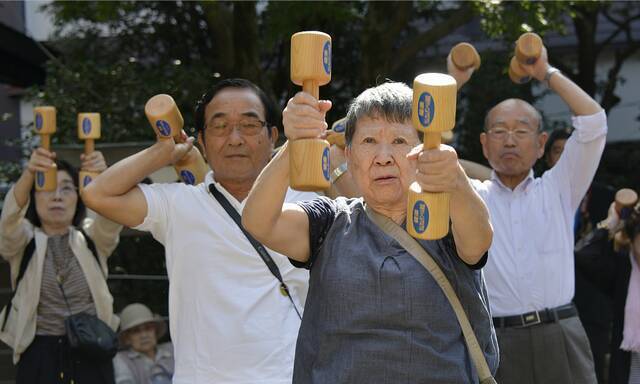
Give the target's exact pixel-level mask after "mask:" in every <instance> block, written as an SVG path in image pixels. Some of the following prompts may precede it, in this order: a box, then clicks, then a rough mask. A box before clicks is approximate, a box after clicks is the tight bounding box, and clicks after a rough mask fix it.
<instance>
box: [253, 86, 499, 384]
mask: <svg viewBox="0 0 640 384" xmlns="http://www.w3.org/2000/svg"><path fill="white" fill-rule="evenodd" d="M411 99H412V92H411V89H410V88H409V87H407V86H406V85H404V84H401V83H385V84H382V85H379V86H377V87H375V88H370V89H367V90H366V91H364V92H363V93H362V94H360V95H359V96H358V97H357V98H356V99H355V100H354V102H353V103H352V104H351V106H350V108H349V111H348V114H347V128H346V142H347V149H346V157H347V162H348V169H349V170H350V172H351V174H352V177H353V178H354V180H355V182H356V184H357V186H358V188H359V189H360V191H361V192H362V195H363V198H360V199H344V198H338V199H336V200H330V199H328V198H325V197H321V198H318V199H316V200H312V201H308V202H302V203H298V204H283V201H284V196H285V192H286V189H287V185H288V183H289V151H288V150H287V148H286V147H285V148H284V149H283V150H281V151H280V152H279V153H278V154H277V155H276V157H275V158H274V159H273V160H272V161H271V163H270V164H269V165H268V166H267V167H266V168H265V169H264V170H263V172H262V174H261V175H260V177H259V178H258V180H257V181H256V183H255V184H254V187H253V189H252V191H251V193H250V194H249V198H248V199H247V202H246V206H245V208H244V210H243V217H242V222H243V224H244V226H245V227H246V229H247V230H248V231H249V232H250V233H252V234H253V235H254V236H255V237H256V238H257V239H258V240H259V241H261V242H263V243H264V245H266V246H268V247H269V248H271V249H274V250H276V251H278V252H281V253H282V254H285V255H287V256H289V258H290V259H291V262H292V263H293V264H294V265H296V266H299V267H303V268H309V269H310V271H311V274H310V285H309V295H308V298H307V302H306V306H305V311H304V317H303V319H302V325H301V328H300V333H299V335H298V343H297V347H296V355H295V363H294V378H293V382H294V383H305V384H307V383H430V384H435V383H473V382H477V381H478V377H477V374H476V372H475V369H474V366H473V364H472V361H471V358H470V354H469V351H468V350H467V348H466V346H465V342H464V338H463V335H462V331H461V328H460V326H459V325H458V322H457V321H456V316H455V314H454V311H453V309H452V307H451V306H450V304H449V302H448V300H447V298H446V297H445V295H444V293H443V291H442V290H441V289H440V287H439V286H438V285H437V283H436V281H435V280H434V279H433V277H431V275H430V274H429V272H427V270H426V269H424V268H423V267H422V266H421V264H419V263H418V261H417V260H415V259H414V258H413V257H412V256H411V255H410V254H409V253H408V252H407V251H406V250H405V249H404V248H403V247H402V246H400V245H399V244H398V243H397V242H396V241H395V240H393V239H392V238H391V237H390V236H388V235H387V234H386V233H385V232H383V231H382V230H381V229H380V228H379V227H377V226H376V225H375V224H374V223H373V222H372V221H371V220H370V219H369V217H368V216H367V214H366V212H365V207H367V209H372V210H374V211H375V212H377V213H379V214H381V215H384V216H386V217H387V218H389V219H391V220H393V221H394V222H395V223H397V224H399V225H402V226H404V225H405V220H406V209H407V190H408V188H409V185H410V184H411V183H412V182H413V181H418V182H419V183H420V185H421V186H422V188H423V190H426V191H431V192H449V193H450V194H451V204H450V215H451V231H450V235H448V236H447V237H445V238H443V239H441V240H435V241H420V244H421V245H422V246H423V247H424V248H425V249H426V250H427V251H428V252H429V253H430V254H431V255H432V256H433V258H434V259H435V261H436V262H437V264H438V265H439V266H440V267H441V269H442V270H443V271H444V273H445V275H446V276H447V278H448V279H449V280H450V282H451V284H452V285H453V287H454V290H455V292H456V294H457V295H458V297H459V298H460V301H461V302H462V306H463V307H464V309H465V312H466V313H467V315H468V317H469V319H470V322H471V324H472V326H473V329H474V331H475V333H476V335H477V337H478V340H479V343H480V347H481V349H482V350H483V352H484V354H485V357H486V359H487V361H488V362H489V367H490V368H491V370H493V371H495V369H496V368H497V362H498V356H497V342H496V338H495V332H494V330H493V326H492V324H491V316H490V314H489V310H488V305H487V295H486V291H485V285H484V281H483V278H482V274H481V272H480V268H481V267H482V266H483V265H484V263H485V262H486V257H487V256H486V251H487V249H488V248H489V245H490V244H491V238H492V234H493V233H492V229H491V225H490V223H489V217H488V212H487V208H486V207H485V205H484V203H483V202H482V200H481V199H480V197H479V196H478V195H477V194H476V193H475V192H474V190H473V188H472V187H471V185H470V184H469V181H468V180H467V177H466V175H465V173H464V171H463V170H462V168H461V166H460V164H459V163H458V159H457V155H456V152H455V151H454V150H453V149H452V148H451V147H448V146H446V145H441V146H440V147H439V148H438V149H435V150H425V151H423V150H422V147H421V146H420V145H419V144H420V141H419V140H420V139H419V137H418V134H417V131H416V130H415V129H414V128H413V127H412V125H411ZM329 108H331V103H330V102H329V101H324V100H320V101H319V100H316V99H315V98H313V97H312V96H310V95H309V94H307V93H302V92H301V93H298V94H296V95H295V96H294V97H293V98H292V99H290V100H289V102H288V105H287V107H286V109H285V110H284V114H283V117H284V127H285V134H286V135H287V137H288V138H289V139H290V140H297V139H301V138H312V137H318V136H321V135H322V134H323V132H324V130H325V129H326V127H327V125H326V123H325V121H324V118H325V113H326V112H327V111H328V110H329Z"/></svg>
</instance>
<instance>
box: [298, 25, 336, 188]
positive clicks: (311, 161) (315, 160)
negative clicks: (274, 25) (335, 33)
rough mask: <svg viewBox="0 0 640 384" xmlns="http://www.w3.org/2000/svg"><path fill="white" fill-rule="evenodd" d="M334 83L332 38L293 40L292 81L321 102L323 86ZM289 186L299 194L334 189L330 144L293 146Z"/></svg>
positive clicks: (317, 35)
mask: <svg viewBox="0 0 640 384" xmlns="http://www.w3.org/2000/svg"><path fill="white" fill-rule="evenodd" d="M330 80H331V36H329V35H327V34H326V33H322V32H314V31H306V32H298V33H296V34H294V35H293V36H291V81H293V83H294V84H296V85H301V86H302V90H303V91H304V92H307V93H309V94H311V95H312V96H313V97H315V98H316V99H318V98H319V97H320V88H319V87H320V86H321V85H325V84H327V83H328V82H329V81H330ZM289 151H290V152H289V159H290V160H289V180H290V181H289V183H290V186H291V188H293V189H297V190H299V191H319V190H325V189H327V188H329V186H330V184H331V183H330V178H329V169H330V168H329V142H327V141H326V140H323V139H301V140H294V141H291V142H290V143H289Z"/></svg>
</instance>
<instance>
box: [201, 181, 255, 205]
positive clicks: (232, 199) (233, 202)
mask: <svg viewBox="0 0 640 384" xmlns="http://www.w3.org/2000/svg"><path fill="white" fill-rule="evenodd" d="M212 183H213V185H215V187H216V189H217V190H218V191H220V192H221V193H222V194H223V195H224V197H226V198H227V200H229V202H230V203H231V205H233V206H234V207H235V208H236V209H237V210H238V211H240V212H242V208H244V203H245V202H246V201H247V199H244V200H243V201H241V202H240V201H238V200H237V199H236V198H235V197H234V196H233V195H232V194H231V193H229V191H227V190H226V189H225V187H223V186H222V184H220V183H218V182H217V181H216V180H215V179H214V177H213V171H209V173H207V175H206V176H205V177H204V184H205V187H206V188H207V192H209V185H210V184H212Z"/></svg>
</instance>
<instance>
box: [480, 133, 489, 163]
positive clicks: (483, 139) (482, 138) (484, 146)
mask: <svg viewBox="0 0 640 384" xmlns="http://www.w3.org/2000/svg"><path fill="white" fill-rule="evenodd" d="M488 139H489V138H488V137H487V134H486V133H485V132H482V133H481V134H480V144H482V154H483V155H484V158H485V159H487V160H489V155H488V151H487V140H488Z"/></svg>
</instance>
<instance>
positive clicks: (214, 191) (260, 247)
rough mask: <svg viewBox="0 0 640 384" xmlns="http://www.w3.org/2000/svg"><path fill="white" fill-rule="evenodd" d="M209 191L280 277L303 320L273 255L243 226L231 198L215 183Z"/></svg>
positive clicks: (283, 290)
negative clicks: (228, 198)
mask: <svg viewBox="0 0 640 384" xmlns="http://www.w3.org/2000/svg"><path fill="white" fill-rule="evenodd" d="M209 192H211V194H212V195H213V197H215V198H216V200H218V203H220V205H222V208H224V210H225V211H227V214H229V216H230V217H231V218H232V219H233V221H235V223H236V224H237V225H238V227H239V228H240V230H241V231H242V233H244V235H245V236H246V237H247V240H249V242H250V243H251V245H252V246H253V248H255V250H256V252H258V254H259V255H260V258H262V261H264V263H265V264H266V265H267V268H269V271H271V274H273V276H274V277H275V278H276V279H278V282H280V290H281V291H282V293H283V294H284V295H285V296H287V297H288V298H289V301H291V304H292V305H293V309H294V310H295V311H296V314H297V315H298V318H300V319H301V320H302V316H301V315H300V311H298V307H297V306H296V303H295V302H294V301H293V298H292V297H291V293H290V292H289V287H287V284H285V282H284V281H283V280H282V275H281V274H280V270H279V269H278V266H277V265H276V263H275V262H274V261H273V259H272V258H271V255H269V252H267V249H266V248H265V247H264V246H263V245H262V244H260V242H259V241H258V240H256V239H254V238H253V236H251V234H250V233H249V232H247V231H246V230H245V229H244V227H243V226H242V220H241V218H240V214H239V213H238V211H236V209H235V208H234V207H233V206H232V205H231V203H230V202H229V200H227V198H226V197H224V195H223V194H222V193H221V192H220V191H218V189H216V187H215V185H213V183H211V184H209Z"/></svg>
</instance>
